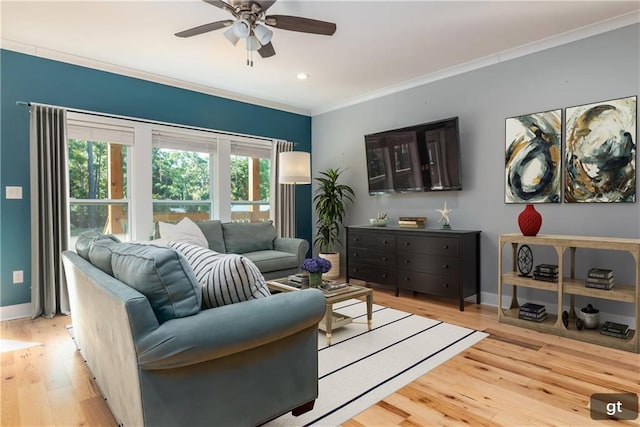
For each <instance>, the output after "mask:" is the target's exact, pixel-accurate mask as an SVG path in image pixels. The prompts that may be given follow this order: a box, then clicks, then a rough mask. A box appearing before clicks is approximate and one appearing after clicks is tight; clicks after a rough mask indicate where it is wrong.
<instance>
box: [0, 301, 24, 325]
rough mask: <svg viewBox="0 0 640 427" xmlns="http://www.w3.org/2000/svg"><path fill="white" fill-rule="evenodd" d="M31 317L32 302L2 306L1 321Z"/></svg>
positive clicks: (0, 310)
mask: <svg viewBox="0 0 640 427" xmlns="http://www.w3.org/2000/svg"><path fill="white" fill-rule="evenodd" d="M23 317H31V303H30V302H28V303H25V304H16V305H7V306H5V307H0V321H5V320H13V319H21V318H23Z"/></svg>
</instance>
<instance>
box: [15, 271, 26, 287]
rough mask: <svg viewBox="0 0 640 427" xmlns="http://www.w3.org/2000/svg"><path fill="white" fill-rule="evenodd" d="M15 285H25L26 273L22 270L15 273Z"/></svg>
mask: <svg viewBox="0 0 640 427" xmlns="http://www.w3.org/2000/svg"><path fill="white" fill-rule="evenodd" d="M13 283H14V284H16V285H17V284H20V283H24V272H23V271H22V270H16V271H14V272H13Z"/></svg>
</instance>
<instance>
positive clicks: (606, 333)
mask: <svg viewBox="0 0 640 427" xmlns="http://www.w3.org/2000/svg"><path fill="white" fill-rule="evenodd" d="M600 333H601V334H602V335H607V336H610V337H616V338H622V339H623V340H624V339H627V338H629V334H630V333H631V330H628V331H627V332H625V333H624V334H620V333H618V332H611V331H607V330H604V329H600Z"/></svg>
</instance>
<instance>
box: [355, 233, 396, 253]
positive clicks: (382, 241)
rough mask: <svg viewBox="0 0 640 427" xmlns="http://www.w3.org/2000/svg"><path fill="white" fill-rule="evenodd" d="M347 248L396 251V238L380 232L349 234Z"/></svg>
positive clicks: (390, 234)
mask: <svg viewBox="0 0 640 427" xmlns="http://www.w3.org/2000/svg"><path fill="white" fill-rule="evenodd" d="M348 244H349V248H368V249H373V250H377V251H382V252H395V251H396V236H395V235H394V234H392V233H382V232H369V233H362V232H357V231H353V232H349V242H348Z"/></svg>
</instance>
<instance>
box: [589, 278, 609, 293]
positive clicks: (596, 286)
mask: <svg viewBox="0 0 640 427" xmlns="http://www.w3.org/2000/svg"><path fill="white" fill-rule="evenodd" d="M584 286H585V287H587V288H592V289H604V290H605V291H610V290H611V289H613V288H615V287H616V285H615V284H614V283H613V282H611V283H599V282H592V281H591V279H587V280H586V281H585V282H584Z"/></svg>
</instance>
